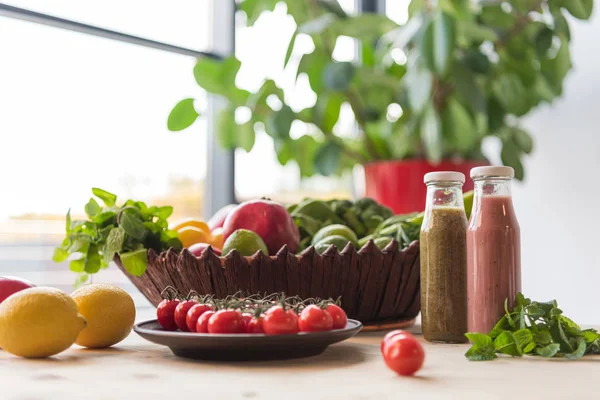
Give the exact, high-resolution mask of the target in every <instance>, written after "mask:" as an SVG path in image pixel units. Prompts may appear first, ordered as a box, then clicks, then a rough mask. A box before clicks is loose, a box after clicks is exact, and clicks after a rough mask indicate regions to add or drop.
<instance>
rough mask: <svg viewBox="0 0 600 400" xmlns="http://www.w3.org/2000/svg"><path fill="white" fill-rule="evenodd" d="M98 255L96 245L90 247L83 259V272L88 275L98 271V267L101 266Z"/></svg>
mask: <svg viewBox="0 0 600 400" xmlns="http://www.w3.org/2000/svg"><path fill="white" fill-rule="evenodd" d="M101 259H102V258H101V257H100V254H99V253H98V246H97V245H94V244H92V245H90V247H89V249H88V252H87V255H86V257H85V263H84V268H83V270H84V271H85V272H87V273H88V274H95V273H96V272H98V271H100V267H101V266H102V262H101Z"/></svg>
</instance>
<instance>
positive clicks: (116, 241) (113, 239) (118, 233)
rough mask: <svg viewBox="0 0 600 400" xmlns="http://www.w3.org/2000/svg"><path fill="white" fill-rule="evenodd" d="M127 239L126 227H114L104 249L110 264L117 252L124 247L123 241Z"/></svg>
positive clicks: (103, 252) (106, 260) (105, 259)
mask: <svg viewBox="0 0 600 400" xmlns="http://www.w3.org/2000/svg"><path fill="white" fill-rule="evenodd" d="M124 241H125V229H123V228H122V227H120V226H119V227H117V228H113V229H112V230H111V231H110V233H109V234H108V238H107V239H106V244H105V245H104V248H103V249H102V254H103V256H104V261H105V262H106V263H107V264H108V263H110V262H111V261H112V259H113V258H114V257H115V253H118V252H120V251H121V249H122V248H123V242H124Z"/></svg>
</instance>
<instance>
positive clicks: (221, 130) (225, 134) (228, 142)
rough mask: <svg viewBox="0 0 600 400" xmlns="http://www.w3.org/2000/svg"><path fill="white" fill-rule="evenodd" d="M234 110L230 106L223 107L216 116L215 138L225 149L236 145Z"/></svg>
mask: <svg viewBox="0 0 600 400" xmlns="http://www.w3.org/2000/svg"><path fill="white" fill-rule="evenodd" d="M236 126H237V125H236V123H235V110H233V109H232V108H231V107H229V108H226V109H223V110H221V111H220V112H219V115H218V116H217V133H218V136H217V138H218V139H219V144H220V145H221V146H222V147H223V148H225V149H232V148H234V147H235V145H236V134H237V131H236Z"/></svg>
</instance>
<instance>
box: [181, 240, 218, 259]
mask: <svg viewBox="0 0 600 400" xmlns="http://www.w3.org/2000/svg"><path fill="white" fill-rule="evenodd" d="M208 247H211V245H210V244H208V243H194V244H193V245H191V246H190V247H188V250H189V252H190V253H192V254H193V255H195V256H196V257H200V255H201V254H202V252H203V251H204V250H205V249H206V248H208ZM212 250H213V252H214V253H215V254H216V255H218V256H220V255H221V249H217V248H215V247H213V248H212Z"/></svg>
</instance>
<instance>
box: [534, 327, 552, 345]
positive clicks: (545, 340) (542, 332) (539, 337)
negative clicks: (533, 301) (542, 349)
mask: <svg viewBox="0 0 600 400" xmlns="http://www.w3.org/2000/svg"><path fill="white" fill-rule="evenodd" d="M533 340H534V341H535V343H537V344H538V346H546V345H548V344H550V343H552V335H550V331H549V330H548V328H547V327H545V326H544V327H543V329H539V330H538V331H537V332H536V333H535V334H534V335H533Z"/></svg>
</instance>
